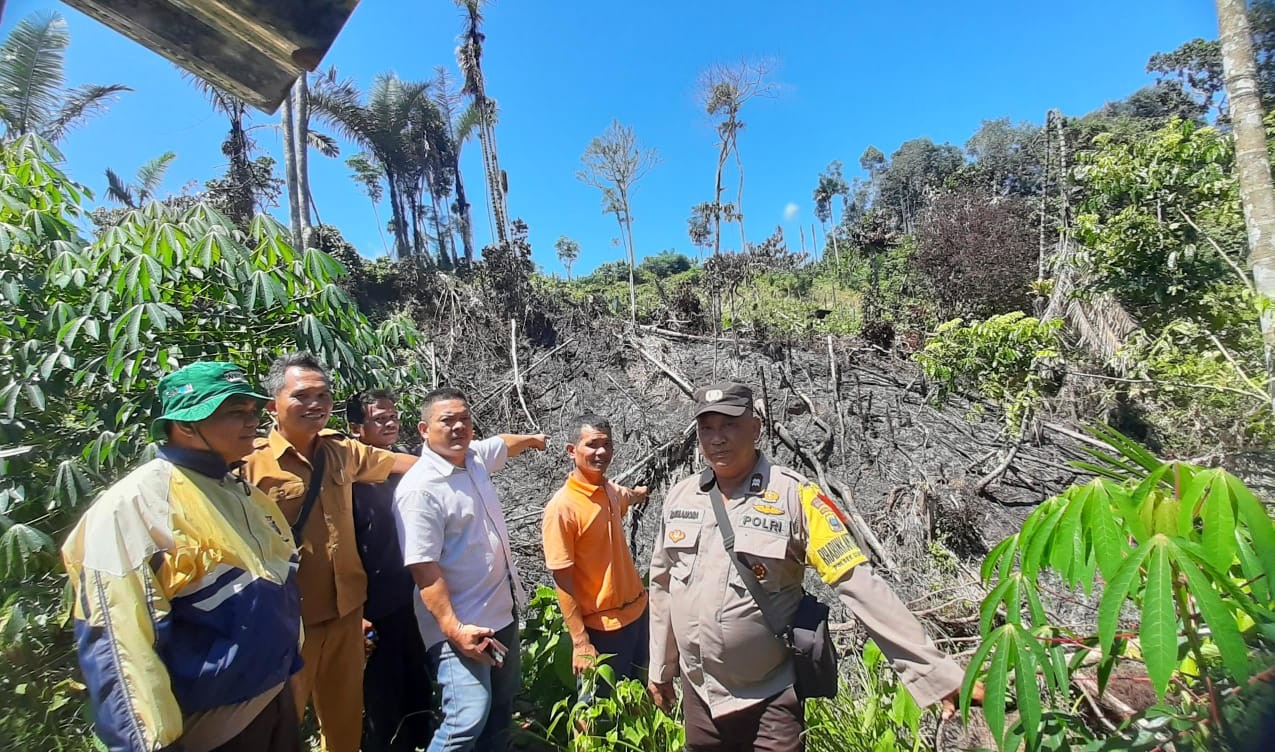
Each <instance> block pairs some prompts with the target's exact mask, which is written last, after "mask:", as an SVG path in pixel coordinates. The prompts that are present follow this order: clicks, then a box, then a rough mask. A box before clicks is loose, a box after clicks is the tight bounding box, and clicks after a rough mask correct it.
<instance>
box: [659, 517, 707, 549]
mask: <svg viewBox="0 0 1275 752" xmlns="http://www.w3.org/2000/svg"><path fill="white" fill-rule="evenodd" d="M699 531H700V523H699V521H698V520H673V521H671V522H665V523H664V547H665V548H676V549H693V548H695V547H696V546H698V545H699Z"/></svg>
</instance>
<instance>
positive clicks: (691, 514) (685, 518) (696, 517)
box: [668, 509, 704, 522]
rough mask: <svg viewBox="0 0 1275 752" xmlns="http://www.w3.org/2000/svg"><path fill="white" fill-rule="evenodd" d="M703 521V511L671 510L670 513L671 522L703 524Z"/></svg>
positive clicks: (669, 519)
mask: <svg viewBox="0 0 1275 752" xmlns="http://www.w3.org/2000/svg"><path fill="white" fill-rule="evenodd" d="M703 520H704V510H703V509H670V510H669V511H668V521H669V522H702V521H703Z"/></svg>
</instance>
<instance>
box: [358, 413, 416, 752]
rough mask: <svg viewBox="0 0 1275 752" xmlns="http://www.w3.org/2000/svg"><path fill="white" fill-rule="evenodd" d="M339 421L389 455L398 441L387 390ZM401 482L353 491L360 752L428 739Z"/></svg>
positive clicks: (391, 751)
mask: <svg viewBox="0 0 1275 752" xmlns="http://www.w3.org/2000/svg"><path fill="white" fill-rule="evenodd" d="M346 420H348V421H349V424H350V432H351V433H352V434H353V435H354V437H355V438H356V439H358V440H359V441H362V442H363V443H365V444H369V445H371V446H374V447H377V448H378V449H389V448H390V447H391V446H393V445H394V444H395V442H397V441H398V431H399V422H398V407H397V399H396V398H395V396H394V394H392V393H391V392H388V391H385V390H379V389H377V390H371V391H367V392H361V393H359V394H357V395H355V396H353V397H351V398H350V400H349V402H348V403H347V404H346ZM395 449H396V451H403V450H402V449H401V448H398V447H395ZM400 477H402V476H399V475H391V476H390V479H389V480H388V481H386V482H384V483H375V484H373V483H356V484H355V485H354V528H355V534H356V537H357V540H358V547H359V556H360V558H362V560H363V569H364V570H366V571H367V603H366V604H364V606H363V630H364V634H365V635H367V636H368V650H369V651H370V655H369V656H368V661H367V666H366V667H365V668H364V671H363V698H364V699H363V708H364V709H363V750H364V752H383V751H384V752H399V750H405V751H410V750H415V749H417V748H418V747H419V748H424V747H427V746H429V741H430V736H432V734H433V723H432V719H431V718H430V706H431V704H432V700H433V692H434V683H433V678H432V677H431V676H430V675H429V669H428V668H427V655H426V652H425V646H424V644H423V643H422V642H421V635H420V630H419V629H418V628H417V626H416V617H415V615H414V614H413V608H414V605H413V604H415V602H416V600H417V598H416V585H415V583H414V582H412V575H411V574H410V573H408V571H407V568H406V567H404V566H403V553H402V550H401V549H400V548H399V545H398V532H397V531H396V529H395V523H394V490H395V489H396V488H397V487H398V480H399V478H400Z"/></svg>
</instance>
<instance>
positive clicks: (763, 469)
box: [699, 452, 770, 493]
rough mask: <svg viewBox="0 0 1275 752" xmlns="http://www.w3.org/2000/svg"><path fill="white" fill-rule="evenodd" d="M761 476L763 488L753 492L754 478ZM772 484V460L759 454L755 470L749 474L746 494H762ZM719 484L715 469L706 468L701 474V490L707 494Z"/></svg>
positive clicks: (745, 488) (754, 466)
mask: <svg viewBox="0 0 1275 752" xmlns="http://www.w3.org/2000/svg"><path fill="white" fill-rule="evenodd" d="M759 475H760V476H761V488H759V489H756V490H753V488H752V486H754V485H755V482H754V480H753V479H754V478H756V477H757V476H759ZM769 483H770V460H769V459H767V458H766V454H765V453H764V452H758V453H757V461H756V462H755V463H753V470H752V472H750V473H749V474H748V482H747V483H746V484H745V485H744V492H745V493H761V492H762V491H763V490H765V488H766V486H767V485H768V484H769ZM716 484H717V475H716V474H715V473H714V472H713V468H711V467H707V468H704V471H703V472H702V473H700V474H699V490H701V491H703V492H705V493H707V492H708V490H709V489H710V488H712V487H713V486H714V485H716Z"/></svg>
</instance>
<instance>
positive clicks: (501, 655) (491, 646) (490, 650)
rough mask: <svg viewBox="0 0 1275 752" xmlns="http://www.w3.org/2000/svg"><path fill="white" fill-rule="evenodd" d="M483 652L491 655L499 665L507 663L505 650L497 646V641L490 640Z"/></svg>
mask: <svg viewBox="0 0 1275 752" xmlns="http://www.w3.org/2000/svg"><path fill="white" fill-rule="evenodd" d="M483 652H484V653H486V654H487V655H489V656H491V659H492V660H493V661H495V662H496V665H497V666H503V665H505V651H503V650H501V649H500V648H499V647H497V646H496V643H495V642H492V641H489V642H488V643H487V647H486V648H485V649H484V650H483Z"/></svg>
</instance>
